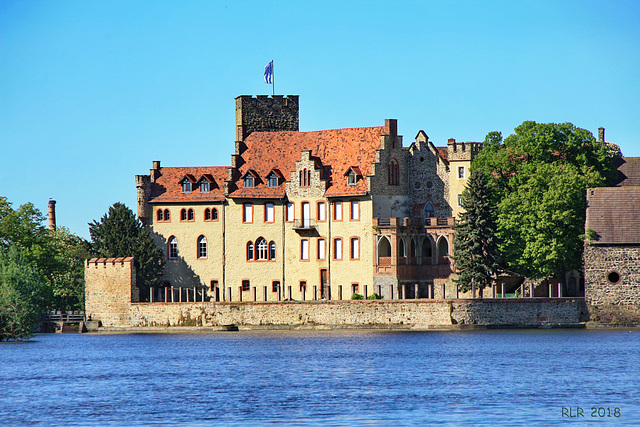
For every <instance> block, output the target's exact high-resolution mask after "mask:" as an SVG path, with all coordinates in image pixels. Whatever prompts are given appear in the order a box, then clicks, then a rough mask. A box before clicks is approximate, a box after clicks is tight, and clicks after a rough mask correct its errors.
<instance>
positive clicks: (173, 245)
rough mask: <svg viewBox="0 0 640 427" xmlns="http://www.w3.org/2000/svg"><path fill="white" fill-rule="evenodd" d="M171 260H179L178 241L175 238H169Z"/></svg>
mask: <svg viewBox="0 0 640 427" xmlns="http://www.w3.org/2000/svg"><path fill="white" fill-rule="evenodd" d="M168 245H169V259H176V258H178V239H176V238H175V237H174V236H171V237H169V242H168Z"/></svg>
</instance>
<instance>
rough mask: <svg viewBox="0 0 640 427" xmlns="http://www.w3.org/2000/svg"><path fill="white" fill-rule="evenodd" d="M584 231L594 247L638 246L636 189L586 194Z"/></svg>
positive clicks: (639, 220)
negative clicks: (589, 234) (591, 233)
mask: <svg viewBox="0 0 640 427" xmlns="http://www.w3.org/2000/svg"><path fill="white" fill-rule="evenodd" d="M585 228H586V229H592V230H594V231H595V232H596V234H597V237H596V239H595V241H594V242H593V243H594V244H605V245H606V244H609V245H624V244H631V245H639V244H640V187H602V188H590V189H588V190H587V219H586V224H585Z"/></svg>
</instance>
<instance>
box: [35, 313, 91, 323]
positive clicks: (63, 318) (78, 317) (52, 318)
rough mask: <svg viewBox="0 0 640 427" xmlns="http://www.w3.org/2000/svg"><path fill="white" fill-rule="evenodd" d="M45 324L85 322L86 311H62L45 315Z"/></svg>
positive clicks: (43, 318)
mask: <svg viewBox="0 0 640 427" xmlns="http://www.w3.org/2000/svg"><path fill="white" fill-rule="evenodd" d="M42 320H43V321H44V322H84V311H72V312H70V313H63V312H61V311H56V312H50V313H45V314H44V315H43V316H42Z"/></svg>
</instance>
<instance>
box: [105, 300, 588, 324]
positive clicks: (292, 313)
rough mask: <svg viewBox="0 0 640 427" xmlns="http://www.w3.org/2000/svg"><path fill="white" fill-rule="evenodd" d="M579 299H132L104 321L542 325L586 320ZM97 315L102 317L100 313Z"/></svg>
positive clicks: (148, 322)
mask: <svg viewBox="0 0 640 427" xmlns="http://www.w3.org/2000/svg"><path fill="white" fill-rule="evenodd" d="M586 316H587V309H586V307H585V306H584V302H583V301H582V300H580V299H563V300H559V299H552V300H546V301H523V300H520V301H518V300H505V301H496V300H493V301H488V300H474V301H472V300H468V301H467V300H442V301H437V300H431V301H406V300H405V301H402V300H393V301H389V300H370V301H307V302H301V301H297V302H280V303H272V302H266V303H265V302H258V303H252V302H242V303H210V302H205V303H137V304H132V305H131V309H130V319H131V321H130V322H129V323H123V324H120V325H117V324H113V323H107V322H105V321H104V320H103V324H104V325H106V326H122V327H137V326H220V325H238V326H293V327H295V326H305V325H306V326H327V327H358V326H388V327H409V328H411V327H415V328H428V327H444V326H450V325H480V326H482V325H485V326H486V325H494V326H523V327H526V326H529V327H535V326H546V325H558V324H563V325H565V324H566V325H569V324H576V323H579V322H584V321H586V320H587V319H586ZM101 320H102V319H101Z"/></svg>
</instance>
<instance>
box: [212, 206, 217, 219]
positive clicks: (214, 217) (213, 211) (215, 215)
mask: <svg viewBox="0 0 640 427" xmlns="http://www.w3.org/2000/svg"><path fill="white" fill-rule="evenodd" d="M211 220H212V221H217V220H218V209H216V208H212V209H211Z"/></svg>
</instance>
